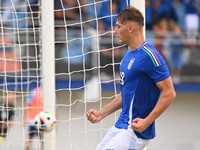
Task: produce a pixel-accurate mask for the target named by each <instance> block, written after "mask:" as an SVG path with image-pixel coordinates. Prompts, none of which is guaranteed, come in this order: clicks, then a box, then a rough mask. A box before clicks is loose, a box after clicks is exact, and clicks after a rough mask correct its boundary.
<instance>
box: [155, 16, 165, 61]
mask: <svg viewBox="0 0 200 150" xmlns="http://www.w3.org/2000/svg"><path fill="white" fill-rule="evenodd" d="M153 29H154V31H155V45H154V46H155V48H156V49H157V50H158V51H159V52H160V53H161V55H162V56H163V57H164V58H165V60H167V58H166V54H165V52H164V41H165V40H166V36H167V35H168V33H169V29H168V21H167V20H166V19H165V18H163V19H162V20H160V21H159V22H158V23H157V24H156V25H155V26H154V27H153Z"/></svg>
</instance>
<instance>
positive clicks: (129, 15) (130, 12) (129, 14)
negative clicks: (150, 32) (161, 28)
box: [117, 6, 144, 27]
mask: <svg viewBox="0 0 200 150" xmlns="http://www.w3.org/2000/svg"><path fill="white" fill-rule="evenodd" d="M117 21H119V22H120V23H122V24H125V23H126V21H134V22H136V23H138V24H139V25H140V26H142V27H143V26H144V16H143V14H142V13H141V11H140V10H139V9H137V8H135V7H133V6H127V7H125V8H124V9H123V10H122V11H121V12H120V13H119V14H118V16H117Z"/></svg>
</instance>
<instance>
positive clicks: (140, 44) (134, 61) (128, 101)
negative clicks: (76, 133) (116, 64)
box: [87, 6, 176, 150]
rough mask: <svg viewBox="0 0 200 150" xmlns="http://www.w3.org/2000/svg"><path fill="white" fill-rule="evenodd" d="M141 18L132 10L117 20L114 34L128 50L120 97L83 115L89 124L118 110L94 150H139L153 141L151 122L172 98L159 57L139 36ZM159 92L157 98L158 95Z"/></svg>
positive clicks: (121, 75) (173, 94) (171, 91)
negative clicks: (119, 112)
mask: <svg viewBox="0 0 200 150" xmlns="http://www.w3.org/2000/svg"><path fill="white" fill-rule="evenodd" d="M143 26H144V17H143V15H142V13H141V12H140V11H139V10H138V9H136V8H135V7H131V6H129V7H126V8H125V9H124V10H122V11H121V12H120V14H119V15H118V16H117V22H116V28H115V33H116V35H117V37H118V38H119V39H120V42H121V43H125V44H127V45H128V46H129V49H128V51H127V53H126V54H125V56H124V58H123V59H122V61H121V65H120V77H121V93H120V94H119V95H118V96H117V97H116V98H115V99H114V100H113V101H112V102H111V103H109V104H108V105H106V106H105V107H104V108H102V109H101V110H100V111H97V110H94V109H91V110H89V111H88V112H87V117H88V120H89V121H90V122H92V123H97V122H99V121H101V120H102V119H103V118H104V117H106V116H108V115H109V114H111V113H113V112H114V111H116V110H118V109H120V108H122V112H121V114H120V116H119V119H118V121H117V122H116V123H115V125H114V126H113V127H112V128H111V129H110V130H109V131H108V133H107V134H106V135H105V137H104V138H103V140H102V141H101V142H100V143H99V145H98V146H97V148H96V149H97V150H106V149H113V150H127V149H131V150H141V149H143V148H144V147H145V146H146V145H147V143H148V142H149V140H150V139H153V138H154V137H155V122H154V121H155V120H156V119H157V118H158V117H159V116H160V115H161V114H162V113H163V112H164V111H165V110H166V109H167V107H168V106H169V105H170V104H171V102H172V101H173V100H174V98H175V95H176V93H175V91H174V87H173V84H172V80H171V77H170V74H169V71H168V68H167V66H166V63H165V61H164V59H163V57H162V56H161V54H160V53H159V52H158V51H157V50H156V49H155V48H154V47H153V45H152V44H150V43H149V42H147V41H145V38H144V35H143ZM160 92H161V94H160Z"/></svg>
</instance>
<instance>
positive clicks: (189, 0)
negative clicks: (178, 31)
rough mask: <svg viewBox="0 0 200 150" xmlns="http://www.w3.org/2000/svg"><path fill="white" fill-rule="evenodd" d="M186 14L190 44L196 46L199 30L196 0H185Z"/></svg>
mask: <svg viewBox="0 0 200 150" xmlns="http://www.w3.org/2000/svg"><path fill="white" fill-rule="evenodd" d="M185 4H186V15H185V25H186V34H187V44H188V46H196V44H197V36H198V31H199V16H198V12H197V8H196V3H195V0H185Z"/></svg>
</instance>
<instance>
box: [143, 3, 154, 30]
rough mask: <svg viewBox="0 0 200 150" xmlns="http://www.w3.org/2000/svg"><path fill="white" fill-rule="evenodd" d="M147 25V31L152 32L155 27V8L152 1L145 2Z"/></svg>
mask: <svg viewBox="0 0 200 150" xmlns="http://www.w3.org/2000/svg"><path fill="white" fill-rule="evenodd" d="M145 23H146V29H147V30H152V26H153V7H152V5H151V2H150V0H146V1H145Z"/></svg>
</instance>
